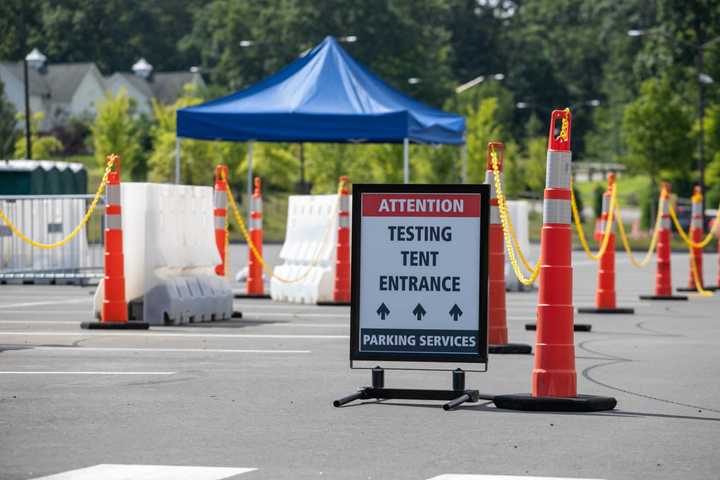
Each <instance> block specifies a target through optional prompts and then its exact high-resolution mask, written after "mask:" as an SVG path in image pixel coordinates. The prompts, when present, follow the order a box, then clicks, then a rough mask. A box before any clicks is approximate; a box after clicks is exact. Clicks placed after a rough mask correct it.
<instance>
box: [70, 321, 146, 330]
mask: <svg viewBox="0 0 720 480" xmlns="http://www.w3.org/2000/svg"><path fill="white" fill-rule="evenodd" d="M80 328H85V329H88V330H147V329H148V328H150V324H149V323H147V322H82V323H81V324H80Z"/></svg>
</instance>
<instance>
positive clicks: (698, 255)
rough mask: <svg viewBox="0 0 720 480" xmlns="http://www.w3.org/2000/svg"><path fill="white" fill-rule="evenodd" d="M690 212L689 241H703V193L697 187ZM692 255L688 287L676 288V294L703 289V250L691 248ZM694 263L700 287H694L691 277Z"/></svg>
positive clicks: (693, 278)
mask: <svg viewBox="0 0 720 480" xmlns="http://www.w3.org/2000/svg"><path fill="white" fill-rule="evenodd" d="M691 200H692V210H691V217H690V231H689V232H688V233H689V236H690V239H691V240H692V241H693V242H695V243H700V242H702V241H703V238H704V237H705V234H704V232H703V227H704V225H703V222H704V221H705V212H704V211H703V191H702V188H701V187H700V186H699V185H696V186H695V188H693V195H692V198H691ZM691 248H692V255H690V260H689V262H690V270H689V271H688V286H687V288H678V289H677V291H678V292H697V291H698V290H697V287H700V288H702V287H704V285H705V282H704V280H703V249H702V248H700V247H691ZM693 262H695V272H696V273H697V277H698V281H699V283H700V285H695V277H694V275H693V265H692V263H693Z"/></svg>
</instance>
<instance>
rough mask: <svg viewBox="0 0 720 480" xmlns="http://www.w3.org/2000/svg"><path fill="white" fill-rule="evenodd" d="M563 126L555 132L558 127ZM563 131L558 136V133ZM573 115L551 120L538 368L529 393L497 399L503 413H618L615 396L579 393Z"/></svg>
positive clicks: (558, 115) (562, 112) (567, 112)
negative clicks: (574, 284) (575, 329)
mask: <svg viewBox="0 0 720 480" xmlns="http://www.w3.org/2000/svg"><path fill="white" fill-rule="evenodd" d="M558 122H561V126H560V128H559V129H557V130H556V126H557V125H556V124H557V123H558ZM558 130H559V133H558ZM570 139H571V115H570V110H569V109H565V110H554V111H553V112H552V114H551V118H550V133H549V139H548V152H547V170H546V177H545V194H544V202H543V227H542V232H541V237H540V287H539V292H538V305H537V337H536V344H535V367H534V369H533V371H532V377H531V384H532V390H531V393H530V394H516V395H498V396H496V397H495V398H494V400H493V401H494V403H495V405H496V406H497V407H498V408H508V409H513V410H533V411H538V410H542V411H586V412H589V411H601V410H611V409H613V408H615V406H616V404H617V401H616V400H615V399H614V398H611V397H596V396H590V395H578V394H577V374H576V371H575V342H574V335H573V314H574V309H573V306H572V231H571V228H570V222H571V195H570V175H571V172H572V154H571V151H570Z"/></svg>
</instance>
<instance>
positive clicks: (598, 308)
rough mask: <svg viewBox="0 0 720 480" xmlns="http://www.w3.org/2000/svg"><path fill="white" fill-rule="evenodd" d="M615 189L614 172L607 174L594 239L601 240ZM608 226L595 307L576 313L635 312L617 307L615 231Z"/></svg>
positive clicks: (579, 310)
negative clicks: (606, 182) (606, 183)
mask: <svg viewBox="0 0 720 480" xmlns="http://www.w3.org/2000/svg"><path fill="white" fill-rule="evenodd" d="M614 189H615V174H614V173H610V174H609V175H608V186H607V190H605V193H603V199H602V214H601V215H600V221H599V222H598V224H597V226H596V230H595V239H596V240H597V241H598V242H602V239H603V236H604V234H605V228H606V227H607V222H608V220H609V218H608V217H609V215H610V199H611V197H612V194H613V190H614ZM614 228H615V227H614V225H611V226H610V238H608V243H607V248H606V249H605V252H604V253H603V255H602V257H600V262H599V263H598V283H597V289H596V290H595V308H586V307H582V308H578V313H627V314H632V313H635V309H634V308H618V306H617V296H616V294H615V232H614V231H613V229H614Z"/></svg>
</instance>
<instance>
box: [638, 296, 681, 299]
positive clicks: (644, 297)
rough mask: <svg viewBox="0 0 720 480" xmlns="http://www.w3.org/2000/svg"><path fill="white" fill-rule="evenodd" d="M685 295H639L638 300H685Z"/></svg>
mask: <svg viewBox="0 0 720 480" xmlns="http://www.w3.org/2000/svg"><path fill="white" fill-rule="evenodd" d="M687 299H688V297H687V295H640V300H687Z"/></svg>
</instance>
